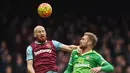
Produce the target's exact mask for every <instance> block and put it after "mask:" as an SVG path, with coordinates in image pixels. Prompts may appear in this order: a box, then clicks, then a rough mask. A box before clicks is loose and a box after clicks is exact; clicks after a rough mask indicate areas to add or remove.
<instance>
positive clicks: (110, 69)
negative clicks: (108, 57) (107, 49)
mask: <svg viewBox="0 0 130 73" xmlns="http://www.w3.org/2000/svg"><path fill="white" fill-rule="evenodd" d="M101 69H102V71H104V72H113V71H114V67H113V66H112V65H111V64H110V63H108V62H105V63H103V64H102V66H101Z"/></svg>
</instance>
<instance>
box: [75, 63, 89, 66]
mask: <svg viewBox="0 0 130 73" xmlns="http://www.w3.org/2000/svg"><path fill="white" fill-rule="evenodd" d="M75 67H90V65H89V64H80V63H78V64H75Z"/></svg>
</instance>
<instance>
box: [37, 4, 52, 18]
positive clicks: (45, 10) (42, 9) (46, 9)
mask: <svg viewBox="0 0 130 73" xmlns="http://www.w3.org/2000/svg"><path fill="white" fill-rule="evenodd" d="M37 10H38V15H39V16H40V17H43V18H47V17H49V16H50V15H51V14H52V7H51V5H50V4H48V3H41V4H40V5H39V6H38V9H37Z"/></svg>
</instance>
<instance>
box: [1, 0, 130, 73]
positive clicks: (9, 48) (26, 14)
mask: <svg viewBox="0 0 130 73" xmlns="http://www.w3.org/2000/svg"><path fill="white" fill-rule="evenodd" d="M42 2H48V3H50V4H51V5H52V8H53V13H52V15H51V16H50V17H49V18H46V19H43V18H40V17H39V16H38V15H37V6H38V5H39V4H40V3H42ZM129 7H130V6H129V4H128V2H123V1H122V2H120V1H118V2H116V1H115V2H114V1H109V2H108V1H107V2H103V1H101V2H100V1H86V0H82V1H81V0H71V1H70V0H64V1H62V0H45V1H44V0H42V1H41V0H1V1H0V33H1V35H0V36H1V38H0V44H1V45H0V73H26V60H25V59H26V48H27V46H28V45H29V44H30V43H31V42H32V41H33V28H34V27H35V26H36V25H43V26H44V27H45V28H46V31H47V36H48V39H54V40H57V41H60V42H62V43H64V44H75V45H78V44H79V40H80V38H81V37H82V35H83V33H84V32H85V31H91V32H93V33H95V34H96V35H97V36H98V39H99V41H98V44H97V45H96V47H95V48H94V49H95V50H96V51H98V52H99V53H100V54H101V55H102V56H103V57H104V58H105V59H106V60H107V61H109V62H110V63H112V65H113V66H114V68H115V71H114V72H113V73H130V30H129V28H130V26H129V24H130V22H129V20H130V8H129ZM69 55H70V54H69V53H66V52H61V51H59V52H58V55H57V56H58V58H57V65H58V66H59V69H60V72H59V73H63V71H64V70H65V68H66V66H67V64H68V59H69Z"/></svg>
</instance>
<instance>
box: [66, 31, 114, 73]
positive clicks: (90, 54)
mask: <svg viewBox="0 0 130 73" xmlns="http://www.w3.org/2000/svg"><path fill="white" fill-rule="evenodd" d="M96 43H97V37H96V35H94V34H93V33H91V32H86V33H85V34H84V36H83V37H82V38H81V40H80V46H79V48H80V49H81V50H80V53H78V52H79V51H78V50H77V49H75V50H73V51H72V53H71V57H70V61H69V64H68V67H67V69H66V70H65V72H64V73H99V72H100V71H104V72H113V71H114V68H113V66H112V65H111V64H110V63H108V62H107V61H106V60H105V59H104V58H103V57H102V56H101V55H100V54H99V53H97V52H96V51H94V50H93V47H94V46H95V45H96Z"/></svg>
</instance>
